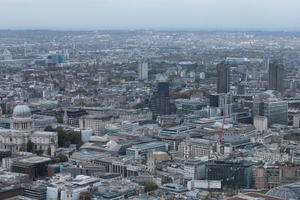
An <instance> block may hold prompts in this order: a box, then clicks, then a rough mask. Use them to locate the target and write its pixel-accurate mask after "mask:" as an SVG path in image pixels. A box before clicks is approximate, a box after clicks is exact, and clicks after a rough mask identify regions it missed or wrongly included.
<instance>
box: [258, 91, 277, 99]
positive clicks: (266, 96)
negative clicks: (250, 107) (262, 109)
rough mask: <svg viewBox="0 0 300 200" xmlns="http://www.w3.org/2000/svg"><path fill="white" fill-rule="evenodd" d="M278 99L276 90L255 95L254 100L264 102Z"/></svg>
mask: <svg viewBox="0 0 300 200" xmlns="http://www.w3.org/2000/svg"><path fill="white" fill-rule="evenodd" d="M278 97H280V92H278V91H276V90H267V91H265V92H261V93H259V94H257V95H255V99H258V100H266V99H269V98H278Z"/></svg>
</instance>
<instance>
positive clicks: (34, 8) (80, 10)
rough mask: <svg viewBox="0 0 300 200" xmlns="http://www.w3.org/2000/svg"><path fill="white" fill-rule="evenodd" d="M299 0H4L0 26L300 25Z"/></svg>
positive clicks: (258, 27) (298, 27) (294, 27)
mask: <svg viewBox="0 0 300 200" xmlns="http://www.w3.org/2000/svg"><path fill="white" fill-rule="evenodd" d="M299 9H300V1H298V0H0V17H1V19H2V20H1V21H0V29H60V30H62V29H63V30H68V29H72V30H79V29H80V30H84V29H86V30H91V29H102V30H103V29H161V30H168V29H172V30H268V31H297V30H300V23H299V19H300V12H299Z"/></svg>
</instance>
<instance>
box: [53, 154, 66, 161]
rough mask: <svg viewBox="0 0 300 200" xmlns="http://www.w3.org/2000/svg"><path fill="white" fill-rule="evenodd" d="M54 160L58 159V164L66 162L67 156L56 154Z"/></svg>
mask: <svg viewBox="0 0 300 200" xmlns="http://www.w3.org/2000/svg"><path fill="white" fill-rule="evenodd" d="M56 158H58V159H59V162H68V160H69V159H68V157H67V156H65V155H63V154H58V155H57V156H56Z"/></svg>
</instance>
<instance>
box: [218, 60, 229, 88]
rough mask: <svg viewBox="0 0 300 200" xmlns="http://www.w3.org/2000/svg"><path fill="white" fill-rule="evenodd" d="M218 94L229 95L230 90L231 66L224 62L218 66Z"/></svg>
mask: <svg viewBox="0 0 300 200" xmlns="http://www.w3.org/2000/svg"><path fill="white" fill-rule="evenodd" d="M217 72H218V80H217V92H218V93H228V92H229V90H230V65H229V64H228V63H227V62H225V61H223V62H221V63H220V64H218V65H217Z"/></svg>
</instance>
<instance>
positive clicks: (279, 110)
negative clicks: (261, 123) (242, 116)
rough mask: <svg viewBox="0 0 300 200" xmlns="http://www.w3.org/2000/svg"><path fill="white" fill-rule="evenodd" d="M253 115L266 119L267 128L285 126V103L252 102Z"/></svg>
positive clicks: (275, 101)
mask: <svg viewBox="0 0 300 200" xmlns="http://www.w3.org/2000/svg"><path fill="white" fill-rule="evenodd" d="M253 115H254V116H258V115H259V116H265V117H267V121H268V126H269V127H270V126H271V125H273V124H282V125H287V123H288V105H287V102H286V101H283V100H280V99H267V100H266V101H264V102H261V101H260V102H254V104H253Z"/></svg>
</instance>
